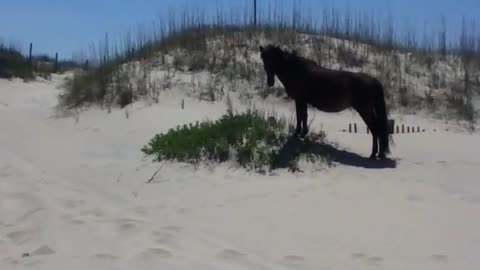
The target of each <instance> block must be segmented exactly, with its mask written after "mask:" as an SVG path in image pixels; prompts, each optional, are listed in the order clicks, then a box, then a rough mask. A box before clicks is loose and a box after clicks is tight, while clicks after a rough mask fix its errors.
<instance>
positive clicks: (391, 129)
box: [388, 119, 395, 134]
mask: <svg viewBox="0 0 480 270" xmlns="http://www.w3.org/2000/svg"><path fill="white" fill-rule="evenodd" d="M394 127H395V120H393V119H389V120H388V133H389V134H393V133H395V132H394Z"/></svg>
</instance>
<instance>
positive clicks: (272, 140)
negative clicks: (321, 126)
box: [142, 111, 329, 171]
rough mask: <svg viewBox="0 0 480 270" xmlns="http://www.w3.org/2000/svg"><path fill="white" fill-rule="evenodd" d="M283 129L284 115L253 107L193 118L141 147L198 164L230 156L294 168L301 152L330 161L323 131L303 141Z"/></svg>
mask: <svg viewBox="0 0 480 270" xmlns="http://www.w3.org/2000/svg"><path fill="white" fill-rule="evenodd" d="M286 130H287V123H286V121H285V120H284V119H281V120H277V119H276V118H274V117H265V116H264V115H262V114H260V113H258V112H256V111H247V112H246V113H242V114H237V115H234V114H232V113H228V114H226V115H224V116H223V117H221V118H220V119H219V120H217V121H213V122H212V121H209V122H202V123H199V122H196V123H195V124H188V125H183V126H179V127H177V128H175V129H170V130H169V131H168V132H167V133H165V134H157V135H155V137H154V138H153V139H152V140H151V141H150V142H149V143H148V145H146V146H144V147H143V148H142V151H143V152H144V153H145V154H147V155H153V156H154V157H155V161H163V160H175V161H181V162H188V163H194V164H197V163H199V162H202V161H214V162H224V161H227V160H233V161H235V162H238V163H239V164H240V165H241V166H243V167H245V168H247V169H257V170H258V169H265V167H269V169H275V168H289V169H291V170H292V171H297V170H295V168H297V167H298V164H297V162H298V159H299V157H300V156H301V155H304V156H305V157H306V159H307V161H309V162H316V161H319V160H320V162H323V163H325V162H326V163H328V162H329V158H328V153H327V152H326V151H323V150H321V149H322V147H321V143H322V142H323V141H324V140H325V133H324V132H320V133H318V134H317V133H311V134H310V135H309V137H308V138H306V139H305V141H302V140H300V139H298V138H296V137H292V136H288V134H287V133H286ZM319 146H320V147H319ZM319 149H320V150H319Z"/></svg>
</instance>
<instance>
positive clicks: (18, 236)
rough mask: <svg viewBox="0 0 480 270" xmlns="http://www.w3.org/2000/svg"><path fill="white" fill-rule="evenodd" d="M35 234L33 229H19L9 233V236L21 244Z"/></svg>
mask: <svg viewBox="0 0 480 270" xmlns="http://www.w3.org/2000/svg"><path fill="white" fill-rule="evenodd" d="M33 234H34V231H33V230H18V231H13V232H10V233H7V238H8V239H10V240H11V241H12V242H14V243H16V244H21V243H24V242H26V241H28V240H30V239H31V238H32V236H33Z"/></svg>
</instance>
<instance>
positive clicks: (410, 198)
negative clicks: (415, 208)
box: [407, 193, 424, 202]
mask: <svg viewBox="0 0 480 270" xmlns="http://www.w3.org/2000/svg"><path fill="white" fill-rule="evenodd" d="M407 200H408V201H410V202H421V201H423V200H424V199H423V197H422V196H420V195H417V194H413V193H410V194H408V195H407Z"/></svg>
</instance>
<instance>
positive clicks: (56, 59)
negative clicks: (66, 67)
mask: <svg viewBox="0 0 480 270" xmlns="http://www.w3.org/2000/svg"><path fill="white" fill-rule="evenodd" d="M54 69H55V71H54V72H57V71H58V52H57V53H55V67H54Z"/></svg>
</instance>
